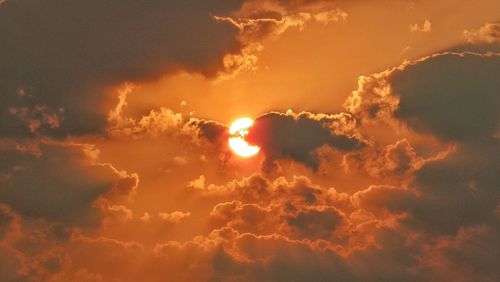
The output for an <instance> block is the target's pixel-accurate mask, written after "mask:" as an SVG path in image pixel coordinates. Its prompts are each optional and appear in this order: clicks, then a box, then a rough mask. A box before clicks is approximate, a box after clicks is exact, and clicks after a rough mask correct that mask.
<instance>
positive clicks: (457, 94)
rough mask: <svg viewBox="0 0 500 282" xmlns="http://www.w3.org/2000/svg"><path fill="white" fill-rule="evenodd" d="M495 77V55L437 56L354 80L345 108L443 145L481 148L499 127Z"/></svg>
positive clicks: (499, 71) (499, 60) (498, 62)
mask: <svg viewBox="0 0 500 282" xmlns="http://www.w3.org/2000/svg"><path fill="white" fill-rule="evenodd" d="M499 76H500V56H499V55H498V54H491V53H488V54H476V53H468V52H465V53H439V54H435V55H432V56H428V57H425V58H423V59H420V60H417V61H414V62H409V63H404V64H402V65H401V66H399V67H397V68H394V69H391V70H387V71H384V72H382V73H379V74H375V75H371V76H367V77H362V78H360V88H359V89H358V90H357V91H354V92H353V94H352V95H351V97H349V99H348V100H347V102H346V107H347V108H348V109H349V110H350V111H351V112H353V113H355V115H356V116H358V117H361V119H362V120H373V119H375V118H383V119H387V120H389V119H390V118H391V117H396V118H397V119H398V120H400V121H403V122H404V123H405V124H407V125H408V126H409V127H410V128H412V129H414V130H416V131H418V132H421V133H427V134H430V135H434V136H437V137H439V138H440V139H442V140H444V141H464V142H476V143H477V142H484V141H485V140H489V139H491V138H492V136H493V135H494V134H495V133H496V132H497V130H498V128H499V125H500V124H499V122H500V112H499V111H498V108H500V99H499V97H500V96H499V95H498V89H499V88H500V80H499V79H498V77H499Z"/></svg>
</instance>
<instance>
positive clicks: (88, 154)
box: [0, 141, 138, 226]
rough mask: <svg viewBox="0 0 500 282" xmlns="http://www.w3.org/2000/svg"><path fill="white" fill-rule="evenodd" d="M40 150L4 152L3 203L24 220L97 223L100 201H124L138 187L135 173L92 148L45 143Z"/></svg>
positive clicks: (12, 149) (88, 146)
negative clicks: (116, 165) (106, 160)
mask: <svg viewBox="0 0 500 282" xmlns="http://www.w3.org/2000/svg"><path fill="white" fill-rule="evenodd" d="M38 149H39V151H40V155H38V156H37V155H32V154H30V153H26V152H19V151H18V150H16V149H15V147H10V148H9V147H3V148H2V155H3V156H4V158H3V160H2V167H1V172H2V174H3V175H4V177H3V179H2V180H0V182H1V186H2V189H0V198H1V200H0V202H1V203H3V204H7V205H9V206H10V207H11V208H12V209H14V210H15V211H16V212H19V213H20V214H21V215H23V216H28V217H32V218H41V219H45V220H48V221H56V222H63V223H65V224H67V225H70V226H72V225H76V226H78V225H88V224H95V223H96V220H97V222H98V220H99V209H98V205H97V204H98V203H97V201H98V200H99V201H101V202H102V203H105V202H106V201H107V199H117V200H118V199H120V198H125V199H126V198H128V197H129V195H131V194H132V193H133V192H134V191H135V189H136V187H137V185H138V176H137V175H135V174H128V173H126V172H124V171H118V170H117V169H115V168H114V167H113V166H112V165H110V164H107V163H101V162H99V160H98V157H97V156H98V151H97V150H95V149H94V148H93V147H92V146H90V145H85V144H72V143H54V142H47V141H42V142H40V143H39V144H38Z"/></svg>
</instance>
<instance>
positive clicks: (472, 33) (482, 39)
mask: <svg viewBox="0 0 500 282" xmlns="http://www.w3.org/2000/svg"><path fill="white" fill-rule="evenodd" d="M463 35H464V37H465V39H466V40H467V42H469V43H499V42H500V23H499V22H496V23H485V24H484V25H483V26H481V27H480V28H478V29H466V30H464V32H463Z"/></svg>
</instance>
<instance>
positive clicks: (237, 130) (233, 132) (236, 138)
mask: <svg viewBox="0 0 500 282" xmlns="http://www.w3.org/2000/svg"><path fill="white" fill-rule="evenodd" d="M252 125H253V120H252V119H250V118H246V117H245V118H239V119H237V120H235V121H234V122H233V123H232V124H231V127H230V128H229V134H230V137H229V147H230V148H231V149H232V150H233V151H234V152H235V153H236V154H237V155H239V156H241V157H251V156H254V155H256V154H257V153H258V152H259V151H260V148H259V147H258V146H252V145H250V144H248V142H247V141H246V140H245V136H247V135H248V130H249V128H250V127H251V126H252Z"/></svg>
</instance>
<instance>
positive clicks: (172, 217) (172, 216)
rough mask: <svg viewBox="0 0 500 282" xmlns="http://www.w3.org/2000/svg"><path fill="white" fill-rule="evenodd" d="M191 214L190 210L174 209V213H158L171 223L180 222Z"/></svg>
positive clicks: (161, 217)
mask: <svg viewBox="0 0 500 282" xmlns="http://www.w3.org/2000/svg"><path fill="white" fill-rule="evenodd" d="M190 215H191V213H189V212H181V211H174V212H172V213H166V212H161V213H159V214H158V216H159V217H160V219H162V220H165V221H167V222H171V223H179V222H181V221H183V220H185V219H186V218H188V217H189V216H190Z"/></svg>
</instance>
